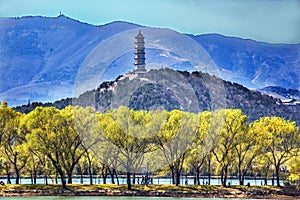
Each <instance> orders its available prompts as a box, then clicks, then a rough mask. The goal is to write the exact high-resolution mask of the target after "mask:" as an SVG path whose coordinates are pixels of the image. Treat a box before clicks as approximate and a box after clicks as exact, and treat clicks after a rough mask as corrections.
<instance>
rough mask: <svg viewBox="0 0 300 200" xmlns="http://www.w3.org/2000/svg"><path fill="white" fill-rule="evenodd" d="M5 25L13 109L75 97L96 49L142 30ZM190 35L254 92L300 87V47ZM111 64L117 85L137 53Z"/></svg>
mask: <svg viewBox="0 0 300 200" xmlns="http://www.w3.org/2000/svg"><path fill="white" fill-rule="evenodd" d="M0 26H1V29H0V74H1V77H0V100H6V101H8V103H9V105H21V104H26V103H27V102H28V100H30V101H42V102H47V101H54V100H58V99H62V98H66V97H71V96H72V94H73V86H74V83H75V81H76V78H77V75H78V71H79V70H80V67H81V66H82V64H83V63H84V61H85V60H86V58H87V57H88V56H90V54H91V52H93V50H94V49H95V47H97V45H99V44H101V42H103V41H105V40H106V39H108V38H110V37H111V36H113V35H115V34H117V33H121V32H123V31H127V30H131V29H136V28H140V27H141V26H139V25H136V24H131V23H126V22H113V23H110V24H106V25H103V26H93V25H89V24H85V23H81V22H79V21H76V20H73V19H70V18H68V17H65V16H63V15H61V16H59V17H56V18H46V17H23V18H1V19H0ZM188 36H189V37H190V38H192V39H193V40H195V41H196V42H197V43H198V44H200V45H201V46H202V47H203V48H204V49H205V50H206V52H207V53H208V55H209V56H210V57H211V59H212V60H213V62H214V63H215V65H216V66H217V68H218V69H219V72H220V73H219V74H220V76H221V78H223V79H225V80H228V81H232V82H237V83H240V84H242V85H244V86H246V87H248V88H255V89H258V88H263V87H267V86H280V87H283V88H290V89H299V88H300V67H299V66H300V44H267V43H262V42H256V41H252V40H245V39H240V38H232V37H226V36H222V35H217V34H208V35H199V36H193V35H188ZM145 37H146V38H147V36H145ZM172 39H173V38H172V37H170V42H173V43H176V42H177V41H172ZM173 40H174V39H173ZM133 47H134V44H133V45H132V52H133ZM115 48H116V49H117V48H118V46H115ZM107 51H108V52H110V51H114V48H113V49H107ZM191 53H193V52H191ZM146 59H147V60H146V63H147V61H149V60H151V62H157V63H161V66H162V67H170V68H173V69H176V70H182V71H184V70H187V71H194V70H195V68H194V67H193V66H192V64H191V63H190V62H188V61H187V60H185V59H184V58H178V55H176V54H173V53H172V52H168V53H166V52H164V50H160V49H149V50H146ZM170 63H171V64H170ZM107 65H108V67H107V69H106V72H105V76H103V78H105V79H110V80H114V79H115V78H116V77H117V76H118V75H121V74H125V73H126V72H128V71H129V70H131V69H132V68H133V53H130V52H129V53H126V54H124V55H120V57H118V58H117V59H116V60H114V61H113V62H111V63H107ZM90 89H93V88H90Z"/></svg>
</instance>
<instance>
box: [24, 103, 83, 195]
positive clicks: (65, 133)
mask: <svg viewBox="0 0 300 200" xmlns="http://www.w3.org/2000/svg"><path fill="white" fill-rule="evenodd" d="M22 125H23V127H24V129H26V130H27V131H28V133H29V134H28V135H27V137H26V138H27V141H28V143H29V146H30V148H31V149H32V151H36V152H38V153H41V154H44V155H46V156H47V157H48V158H49V159H50V161H51V163H52V165H53V166H54V167H55V169H56V171H57V173H58V174H59V176H60V179H61V183H62V187H63V188H64V189H65V188H67V187H66V179H65V175H67V176H68V183H72V173H73V170H74V167H75V165H76V164H77V163H78V161H79V159H80V158H81V156H82V155H83V154H84V151H82V149H81V140H80V136H79V134H78V133H77V132H76V130H75V127H74V121H73V113H72V108H71V107H67V108H66V109H64V110H62V111H60V110H58V109H56V108H54V107H49V108H43V107H37V108H36V109H34V110H33V111H32V112H30V113H29V114H27V115H26V116H25V117H24V119H23V120H22Z"/></svg>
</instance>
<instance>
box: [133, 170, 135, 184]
mask: <svg viewBox="0 0 300 200" xmlns="http://www.w3.org/2000/svg"><path fill="white" fill-rule="evenodd" d="M132 184H135V172H133V177H132Z"/></svg>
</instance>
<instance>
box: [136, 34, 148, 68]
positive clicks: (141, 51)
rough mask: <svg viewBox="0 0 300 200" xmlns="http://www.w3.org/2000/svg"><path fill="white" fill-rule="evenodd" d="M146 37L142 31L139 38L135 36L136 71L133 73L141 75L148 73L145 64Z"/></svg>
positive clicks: (138, 35)
mask: <svg viewBox="0 0 300 200" xmlns="http://www.w3.org/2000/svg"><path fill="white" fill-rule="evenodd" d="M144 39H145V37H144V36H143V35H142V33H141V30H139V33H138V34H137V36H135V48H134V70H133V73H136V74H140V73H145V72H146V63H145V60H146V58H145V41H144Z"/></svg>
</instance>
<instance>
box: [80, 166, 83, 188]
mask: <svg viewBox="0 0 300 200" xmlns="http://www.w3.org/2000/svg"><path fill="white" fill-rule="evenodd" d="M80 183H81V184H83V170H81V168H80Z"/></svg>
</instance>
